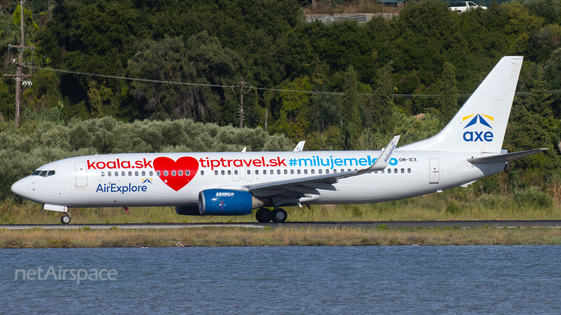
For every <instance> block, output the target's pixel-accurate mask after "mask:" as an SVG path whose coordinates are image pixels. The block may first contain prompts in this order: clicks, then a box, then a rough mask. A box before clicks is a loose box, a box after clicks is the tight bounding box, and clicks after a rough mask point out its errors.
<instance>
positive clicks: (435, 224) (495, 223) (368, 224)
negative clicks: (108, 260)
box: [0, 220, 561, 230]
mask: <svg viewBox="0 0 561 315" xmlns="http://www.w3.org/2000/svg"><path fill="white" fill-rule="evenodd" d="M382 224H383V225H385V226H386V227H388V228H445V227H460V228H471V227H481V226H489V227H506V228H512V227H536V228H538V227H539V228H543V227H556V228H560V227H561V220H504V221H502V220H484V221H341V222H285V223H282V224H281V223H257V222H237V223H113V224H68V225H63V224H1V225H0V229H8V230H24V229H33V228H41V229H60V230H66V229H80V228H83V227H89V228H90V229H110V228H113V227H117V228H119V229H181V228H203V227H223V228H240V227H241V228H256V229H261V228H264V227H267V226H268V227H270V228H280V227H286V228H301V227H303V228H343V227H348V228H377V227H379V226H380V225H382Z"/></svg>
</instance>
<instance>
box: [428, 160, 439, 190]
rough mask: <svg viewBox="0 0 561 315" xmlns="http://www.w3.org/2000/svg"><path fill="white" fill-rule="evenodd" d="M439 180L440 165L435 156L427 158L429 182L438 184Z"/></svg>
mask: <svg viewBox="0 0 561 315" xmlns="http://www.w3.org/2000/svg"><path fill="white" fill-rule="evenodd" d="M439 182H440V167H439V166H438V159H437V158H430V159H429V184H438V183H439Z"/></svg>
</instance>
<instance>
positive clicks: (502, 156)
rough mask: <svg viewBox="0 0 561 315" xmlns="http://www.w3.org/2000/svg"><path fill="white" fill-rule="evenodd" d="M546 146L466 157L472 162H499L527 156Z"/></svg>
mask: <svg viewBox="0 0 561 315" xmlns="http://www.w3.org/2000/svg"><path fill="white" fill-rule="evenodd" d="M546 150H547V148H541V149H534V150H527V151H519V152H512V153H505V154H497V155H491V156H483V157H476V158H471V159H468V161H469V162H470V163H473V164H491V163H501V162H509V161H514V160H518V159H521V158H523V157H527V156H530V155H533V154H536V153H540V152H543V151H546Z"/></svg>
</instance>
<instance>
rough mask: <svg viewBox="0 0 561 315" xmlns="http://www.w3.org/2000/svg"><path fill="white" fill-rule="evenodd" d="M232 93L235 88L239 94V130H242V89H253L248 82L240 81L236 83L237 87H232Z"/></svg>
mask: <svg viewBox="0 0 561 315" xmlns="http://www.w3.org/2000/svg"><path fill="white" fill-rule="evenodd" d="M233 88H234V91H235V89H236V88H239V89H240V94H241V102H240V129H242V128H243V95H244V93H245V92H244V89H251V88H253V86H252V85H251V83H249V82H244V81H243V79H242V82H240V83H238V84H237V85H234V86H233Z"/></svg>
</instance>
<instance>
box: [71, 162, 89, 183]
mask: <svg viewBox="0 0 561 315" xmlns="http://www.w3.org/2000/svg"><path fill="white" fill-rule="evenodd" d="M74 173H75V174H76V187H87V186H88V172H87V170H86V162H83V161H80V162H74Z"/></svg>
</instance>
